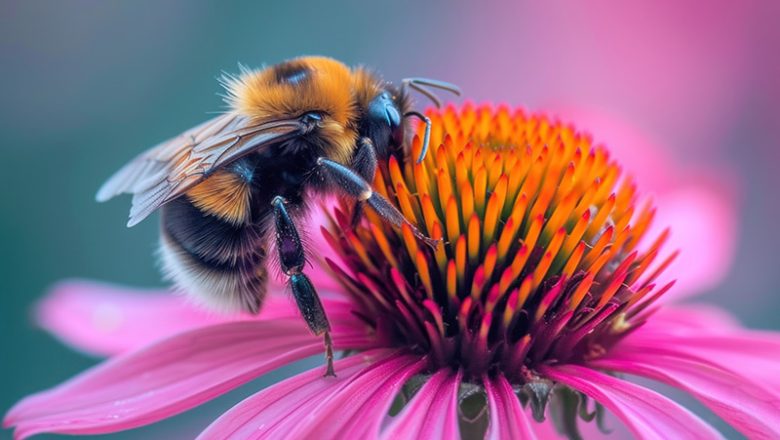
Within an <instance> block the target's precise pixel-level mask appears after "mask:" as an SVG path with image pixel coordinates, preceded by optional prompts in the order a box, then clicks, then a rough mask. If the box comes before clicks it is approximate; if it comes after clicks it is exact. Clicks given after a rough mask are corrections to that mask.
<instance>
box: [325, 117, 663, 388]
mask: <svg viewBox="0 0 780 440" xmlns="http://www.w3.org/2000/svg"><path fill="white" fill-rule="evenodd" d="M428 116H429V117H430V118H431V120H432V126H433V130H432V134H431V145H432V146H437V147H436V148H433V150H432V153H433V154H429V155H428V156H427V157H426V159H425V160H424V161H423V162H422V163H420V164H416V163H414V161H411V160H409V159H405V158H400V157H390V158H389V160H387V161H386V162H383V163H381V164H380V172H378V173H377V176H376V180H375V182H374V186H375V188H376V189H377V191H380V192H382V194H383V195H384V196H386V197H388V198H389V199H390V200H391V201H392V202H393V203H394V204H395V205H396V206H397V207H398V208H399V209H400V210H401V211H402V212H403V213H404V215H405V216H406V217H407V218H409V219H411V220H412V221H413V222H416V223H417V225H418V226H419V227H420V228H421V229H422V230H423V231H425V232H426V233H427V234H428V235H429V236H431V237H433V238H436V239H441V240H442V242H441V244H440V245H439V246H438V247H436V249H431V248H429V247H427V246H424V245H421V243H419V242H418V241H417V240H415V238H414V235H413V234H412V231H411V230H410V229H409V228H408V227H404V228H403V229H401V230H397V229H393V228H392V227H391V226H388V225H387V224H386V223H384V222H383V221H382V220H381V219H380V218H379V217H377V216H376V215H374V214H373V213H371V212H368V213H367V215H366V219H365V220H364V221H362V223H360V224H359V225H358V226H357V228H355V229H352V228H351V227H350V222H349V215H348V214H347V210H348V208H347V207H346V206H345V205H342V206H341V207H340V208H337V209H336V210H335V211H334V215H333V219H332V220H333V223H334V224H333V225H332V227H331V228H330V229H327V228H323V232H324V234H325V236H326V238H327V239H328V241H329V242H330V243H331V245H332V246H333V248H334V249H335V250H336V251H337V253H338V254H339V255H340V257H341V259H342V262H341V263H338V262H332V261H331V262H329V263H330V267H331V268H332V270H333V271H334V272H335V274H336V276H337V278H338V279H339V280H340V282H341V283H343V284H344V286H345V287H346V289H347V291H348V292H349V293H350V295H352V296H353V297H354V300H355V303H356V305H357V308H358V311H357V313H359V314H360V316H362V318H363V319H364V320H365V321H366V323H367V324H368V325H370V326H371V328H373V329H374V330H375V331H376V333H377V335H378V336H379V337H380V338H381V339H382V340H383V341H385V343H386V344H387V345H388V346H397V347H404V348H406V349H409V350H412V351H415V352H418V353H424V354H426V355H428V357H429V359H430V362H431V364H430V368H431V370H434V369H437V368H442V367H447V366H449V367H452V368H456V369H460V370H462V371H463V373H464V376H465V377H466V378H467V379H468V378H471V379H474V380H475V381H479V378H480V377H481V376H482V375H484V374H491V373H496V372H500V373H502V374H503V375H505V376H506V377H507V378H509V379H510V380H511V381H513V382H514V383H516V384H524V383H527V382H529V381H531V380H532V379H533V378H534V377H535V373H534V368H535V366H537V365H540V364H541V363H555V362H577V361H579V360H586V359H588V358H592V357H597V356H599V354H600V353H603V352H604V351H605V350H608V349H609V348H610V346H611V345H612V344H614V343H615V342H616V341H617V340H619V339H620V338H621V337H622V336H623V335H625V334H627V333H628V332H630V331H631V329H633V328H636V327H637V326H639V325H641V324H642V322H643V321H644V319H645V318H646V316H647V315H648V313H649V310H648V306H650V305H651V304H652V303H653V302H654V301H655V300H656V299H657V298H658V297H659V296H660V295H662V294H663V293H664V292H665V291H666V290H667V289H668V288H669V287H670V286H671V284H667V285H664V286H662V287H660V288H657V286H656V285H655V284H654V283H655V280H656V278H657V277H658V275H659V274H660V272H661V271H662V270H663V269H664V268H665V267H666V266H667V265H668V264H669V263H670V262H671V260H672V259H673V258H674V256H675V254H672V255H671V256H669V257H667V258H665V259H663V260H660V263H659V258H658V256H659V251H660V248H661V245H662V244H663V242H664V241H665V239H666V237H667V235H668V233H667V232H664V233H663V234H662V235H661V236H660V237H657V238H656V239H655V240H654V241H652V242H649V243H648V245H647V246H644V245H643V246H642V247H641V248H640V244H644V242H645V241H643V240H642V238H643V236H644V235H645V232H646V231H647V229H648V225H649V224H650V222H651V220H652V218H653V214H654V208H653V206H652V204H651V203H649V202H647V203H643V205H642V207H641V208H640V209H638V208H637V199H638V197H637V194H636V187H635V185H634V183H633V181H632V180H631V178H630V177H623V176H621V169H620V167H619V166H618V164H616V163H615V161H614V160H612V159H611V158H610V156H609V153H608V152H607V150H606V149H604V148H603V147H601V146H594V145H593V141H592V139H591V137H590V136H589V135H587V134H584V133H582V132H578V131H577V130H576V129H575V128H574V127H572V126H570V125H565V124H563V123H561V122H558V121H555V120H551V119H549V118H548V117H546V116H544V115H542V114H529V113H526V112H525V111H523V110H509V109H508V108H506V107H500V108H498V109H494V108H492V107H490V106H481V107H478V108H477V107H474V106H471V105H466V106H465V107H463V108H462V109H460V110H457V109H455V108H453V107H449V108H447V109H445V110H443V111H429V112H428ZM419 151H420V142H419V137H416V138H415V140H414V142H413V145H412V152H411V157H417V154H418V153H419Z"/></svg>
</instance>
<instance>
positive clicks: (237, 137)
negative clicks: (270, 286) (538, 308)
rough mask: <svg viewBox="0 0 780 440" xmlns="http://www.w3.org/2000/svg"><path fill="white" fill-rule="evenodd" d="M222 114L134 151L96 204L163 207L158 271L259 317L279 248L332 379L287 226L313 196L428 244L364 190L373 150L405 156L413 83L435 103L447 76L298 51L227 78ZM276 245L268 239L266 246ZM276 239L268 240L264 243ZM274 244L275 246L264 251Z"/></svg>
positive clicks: (297, 244) (140, 210)
mask: <svg viewBox="0 0 780 440" xmlns="http://www.w3.org/2000/svg"><path fill="white" fill-rule="evenodd" d="M222 82H223V85H224V86H225V89H226V91H227V93H226V96H225V98H226V101H227V103H228V104H229V110H228V111H227V112H225V113H224V114H221V115H219V116H217V117H215V118H214V119H211V120H209V121H206V122H204V123H202V124H201V125H198V126H197V127H195V128H192V129H190V130H188V131H186V132H184V133H182V134H180V135H179V136H177V137H175V138H173V139H170V140H168V141H166V142H163V143H161V144H159V145H157V146H155V147H154V148H152V149H150V150H148V151H146V152H144V153H142V154H141V155H139V156H138V157H136V158H135V159H133V160H132V161H131V162H130V163H128V164H127V165H125V166H124V167H123V168H121V169H120V170H119V171H118V172H117V173H116V174H114V175H113V176H112V177H111V178H110V179H109V180H108V181H107V182H106V183H105V184H104V185H103V186H102V187H101V188H100V190H99V191H98V194H97V200H98V201H105V200H108V199H110V198H112V197H114V196H117V195H119V194H123V193H129V194H132V196H133V198H132V207H131V209H130V218H129V221H128V226H133V225H135V224H137V223H138V222H140V221H141V220H143V219H144V218H146V217H147V216H148V215H149V214H151V213H152V212H154V211H156V210H157V209H160V211H161V234H160V254H161V258H162V265H163V271H164V273H165V274H166V276H167V277H168V278H169V279H171V280H172V281H173V282H174V283H175V284H177V285H178V286H179V287H181V288H182V289H183V290H184V291H185V292H188V293H190V294H192V295H194V296H196V297H197V299H199V300H200V301H201V302H204V303H206V304H207V305H211V306H215V307H218V308H221V309H228V310H243V311H247V312H250V313H258V312H259V311H260V309H261V307H262V303H263V298H264V297H265V294H266V284H267V280H268V259H269V256H270V255H269V254H271V253H274V254H276V259H278V265H279V268H280V269H281V272H282V273H283V274H284V275H285V276H286V277H287V279H288V283H289V286H290V289H291V291H292V294H293V296H294V297H295V300H296V303H297V306H298V308H299V309H300V311H301V314H302V315H303V317H304V319H305V320H306V323H307V324H308V326H309V328H310V330H311V331H312V332H313V333H314V334H315V335H320V336H322V337H323V339H324V343H325V347H326V359H327V370H326V375H333V374H334V371H333V347H332V342H331V337H330V324H329V322H328V318H327V316H326V314H325V311H324V309H323V307H322V304H321V302H320V300H319V297H318V296H317V292H316V290H315V287H314V286H313V285H312V282H311V281H310V279H309V278H308V277H307V276H306V274H305V273H304V271H303V269H304V267H305V265H306V251H305V249H304V246H303V244H302V241H301V237H300V235H299V232H298V228H297V227H296V223H298V222H299V221H300V219H301V217H302V216H303V215H304V214H305V213H306V212H307V202H308V201H309V199H310V198H311V196H312V195H315V196H316V195H325V194H340V195H341V196H345V197H348V198H351V199H353V200H354V201H355V210H354V214H353V221H355V222H356V221H358V220H359V218H360V213H361V210H362V209H363V208H364V207H365V206H367V207H369V208H370V209H373V210H374V211H375V212H376V213H377V214H378V215H379V216H381V217H382V218H383V219H385V220H386V221H388V222H390V223H391V224H393V225H394V226H396V227H400V226H401V225H402V224H404V223H406V224H409V226H410V227H411V228H412V231H414V233H415V235H416V236H417V237H418V238H419V239H421V240H423V241H425V242H426V243H428V244H431V243H434V242H433V241H432V240H430V239H429V238H428V237H426V236H425V235H423V234H422V233H421V232H420V231H419V230H418V229H417V228H416V227H415V226H414V225H413V224H411V223H409V221H408V220H407V219H406V218H404V216H403V214H401V213H400V212H399V211H398V210H397V209H396V208H395V207H393V205H391V204H390V203H389V202H388V201H387V200H386V199H384V198H383V197H382V196H381V195H380V194H378V193H376V192H374V191H373V190H372V188H371V182H372V181H373V179H374V174H375V171H376V167H377V160H378V158H386V157H388V156H389V155H396V156H397V157H399V158H404V160H405V158H406V157H407V156H409V151H408V150H409V147H408V144H409V142H408V139H407V138H408V136H410V134H411V131H412V129H411V121H410V119H411V118H412V117H414V118H417V119H420V120H421V121H422V122H423V123H425V124H426V130H425V135H424V139H423V148H422V151H421V154H420V156H419V157H418V158H417V160H418V161H420V160H422V158H423V157H424V155H425V153H426V151H427V146H428V138H429V134H430V121H429V120H428V118H427V117H425V116H424V115H423V114H421V113H419V112H416V111H413V110H412V109H411V99H410V93H409V92H410V90H412V89H413V90H417V91H418V92H420V93H422V94H423V95H425V96H427V97H429V98H430V99H432V100H433V102H434V103H435V104H437V105H438V104H439V100H438V98H437V97H436V95H435V94H434V93H433V92H432V91H431V90H430V89H431V88H437V89H443V90H447V91H450V92H453V93H455V94H459V93H460V92H459V90H458V88H457V87H455V86H454V85H452V84H448V83H444V82H440V81H434V80H428V79H421V78H412V79H407V80H404V81H402V82H401V84H400V86H395V85H393V84H391V83H388V82H385V81H383V80H382V79H380V77H379V76H377V75H376V74H375V73H373V72H371V71H370V70H368V69H366V68H364V67H356V68H349V67H347V66H346V65H344V64H342V63H341V62H338V61H336V60H333V59H330V58H324V57H301V58H296V59H292V60H288V61H286V62H283V63H280V64H277V65H274V66H270V67H267V68H264V69H261V70H256V71H250V70H247V69H242V72H241V74H240V75H237V76H226V77H224V78H223V81H222ZM274 242H275V243H274ZM272 243H274V244H275V246H269V244H272ZM271 249H273V250H274V251H275V252H269V250H271Z"/></svg>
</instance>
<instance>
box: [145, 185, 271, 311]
mask: <svg viewBox="0 0 780 440" xmlns="http://www.w3.org/2000/svg"><path fill="white" fill-rule="evenodd" d="M160 242H161V243H160V244H161V246H160V254H161V258H162V264H163V269H164V271H165V273H166V276H167V277H168V278H170V279H171V280H172V281H174V282H175V283H176V284H177V285H178V286H179V287H180V288H182V289H183V290H184V291H185V292H187V293H188V294H191V295H193V296H194V297H195V298H196V299H198V300H199V301H201V302H203V303H206V305H209V306H212V307H216V308H219V309H223V310H243V311H248V312H251V313H257V312H258V311H259V310H260V307H261V305H262V300H263V298H264V295H265V289H266V280H267V278H268V276H267V270H266V266H265V259H266V252H265V248H264V233H263V230H262V228H261V227H260V226H258V225H254V224H243V225H236V224H232V223H230V222H228V221H227V220H225V219H222V218H219V217H216V216H213V215H209V214H206V213H204V212H202V211H201V210H200V209H198V207H196V206H194V205H193V203H192V202H191V201H189V200H188V199H187V198H186V197H181V198H179V199H176V200H173V201H171V202H170V203H168V204H167V205H165V206H164V207H163V209H162V233H161V239H160Z"/></svg>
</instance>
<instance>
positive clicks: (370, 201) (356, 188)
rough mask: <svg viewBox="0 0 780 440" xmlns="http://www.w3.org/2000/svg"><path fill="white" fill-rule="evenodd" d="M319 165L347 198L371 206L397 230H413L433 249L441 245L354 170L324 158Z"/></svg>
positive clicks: (318, 161)
mask: <svg viewBox="0 0 780 440" xmlns="http://www.w3.org/2000/svg"><path fill="white" fill-rule="evenodd" d="M317 165H318V166H319V168H320V170H321V171H322V173H323V174H325V176H326V177H327V178H328V179H329V180H330V181H331V183H332V185H334V187H336V188H338V189H340V190H341V191H343V192H344V193H345V194H346V195H347V196H350V197H353V198H354V199H355V200H357V201H359V202H364V203H365V204H367V205H368V206H370V207H371V208H372V209H373V210H374V211H375V212H376V213H377V214H379V216H380V217H382V218H383V219H384V220H385V221H386V222H388V223H390V224H391V225H393V226H395V227H397V228H400V227H402V226H403V225H404V224H406V225H407V226H408V227H409V228H411V230H412V233H414V235H415V237H417V238H418V239H420V240H422V241H423V242H424V243H425V244H427V245H428V246H430V247H432V248H435V247H436V245H437V244H438V243H439V240H434V239H432V238H430V237H428V236H426V235H425V234H423V233H422V232H421V231H420V230H419V229H417V227H416V226H415V225H414V224H413V223H412V222H410V221H409V220H407V219H406V217H404V215H403V214H401V212H400V211H399V210H398V209H396V208H395V206H393V205H392V204H391V203H390V202H389V201H387V199H385V198H384V197H382V195H381V194H379V193H376V192H374V190H373V189H371V185H370V184H369V183H368V182H366V181H365V179H363V178H362V177H361V176H360V175H359V174H358V173H357V172H355V171H354V170H351V169H350V168H348V167H345V166H344V165H342V164H340V163H338V162H334V161H332V160H329V159H326V158H324V157H320V158H319V159H317Z"/></svg>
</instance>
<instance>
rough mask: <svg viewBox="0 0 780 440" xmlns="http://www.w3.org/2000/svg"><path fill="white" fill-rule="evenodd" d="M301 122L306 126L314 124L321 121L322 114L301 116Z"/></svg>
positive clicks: (312, 113)
mask: <svg viewBox="0 0 780 440" xmlns="http://www.w3.org/2000/svg"><path fill="white" fill-rule="evenodd" d="M301 121H302V122H304V123H307V124H314V123H317V122H320V121H322V114H321V113H318V112H308V113H304V114H303V115H302V116H301Z"/></svg>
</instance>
